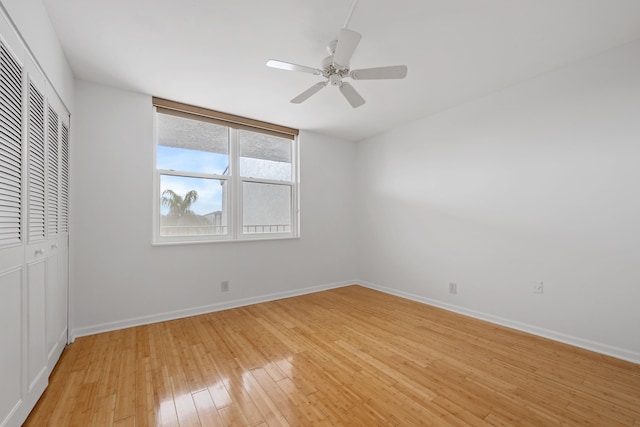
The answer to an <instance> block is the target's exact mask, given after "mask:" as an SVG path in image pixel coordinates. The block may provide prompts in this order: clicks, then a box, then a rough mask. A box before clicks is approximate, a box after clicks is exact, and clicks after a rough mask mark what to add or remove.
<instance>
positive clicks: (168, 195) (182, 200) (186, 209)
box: [161, 190, 198, 218]
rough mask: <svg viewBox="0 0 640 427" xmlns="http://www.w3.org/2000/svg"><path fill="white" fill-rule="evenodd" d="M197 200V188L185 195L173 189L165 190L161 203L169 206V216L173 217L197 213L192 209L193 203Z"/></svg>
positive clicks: (189, 215)
mask: <svg viewBox="0 0 640 427" xmlns="http://www.w3.org/2000/svg"><path fill="white" fill-rule="evenodd" d="M197 200H198V192H197V191H196V190H191V191H189V192H188V193H187V194H185V196H184V197H182V196H181V195H179V194H177V193H176V192H175V191H173V190H164V191H163V192H162V201H161V204H162V206H164V207H167V208H169V216H171V217H177V218H181V217H191V216H194V215H195V213H194V212H193V211H192V210H191V205H192V204H194V203H195V202H196V201H197Z"/></svg>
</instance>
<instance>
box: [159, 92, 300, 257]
mask: <svg viewBox="0 0 640 427" xmlns="http://www.w3.org/2000/svg"><path fill="white" fill-rule="evenodd" d="M156 101H164V100H158V99H157V98H154V104H155V102H156ZM166 102H168V103H171V104H169V105H173V104H175V105H178V106H184V104H178V103H173V102H171V101H166ZM184 107H189V106H184ZM193 108H196V109H197V111H198V112H200V111H206V112H208V111H210V110H204V109H199V108H198V107H193ZM167 110H169V109H167V108H164V106H162V111H158V106H156V105H154V107H153V221H152V224H153V234H152V236H153V240H152V244H153V245H176V244H193V243H217V242H238V241H256V240H281V239H296V238H299V237H300V208H299V177H300V172H299V149H298V147H299V145H298V136H297V131H296V134H294V135H291V134H289V135H288V137H287V139H290V140H291V181H280V180H272V179H261V178H253V177H242V176H240V149H239V140H238V139H239V138H238V130H239V129H244V130H248V131H251V132H258V133H267V134H272V135H273V134H275V135H276V136H280V135H277V133H275V132H272V131H270V130H267V131H266V132H265V131H263V130H262V129H261V128H258V127H255V128H251V126H246V125H245V124H244V123H240V124H238V123H235V122H233V121H226V120H225V121H220V124H221V125H222V126H226V127H227V128H228V132H229V173H228V175H218V174H206V173H196V172H184V171H174V170H163V169H158V167H157V148H158V126H157V124H158V114H167V113H168V114H171V112H170V111H167ZM176 111H178V112H179V113H184V110H178V109H176ZM189 112H190V111H189ZM213 113H217V112H213ZM220 114H224V113H220ZM179 115H182V116H184V114H179ZM198 116H204V115H203V114H193V117H192V118H193V119H195V120H197V119H198ZM225 116H228V115H225ZM230 117H233V118H236V116H230ZM215 119H217V118H215ZM239 119H243V118H239ZM205 120H206V119H205ZM246 120H250V119H246ZM207 121H208V120H207ZM251 122H255V121H252V120H251ZM256 123H263V122H256ZM274 126H275V125H274ZM284 129H288V128H284ZM292 131H293V129H292ZM161 175H171V176H180V177H186V178H205V179H216V180H221V181H227V191H226V194H225V197H226V198H227V200H226V201H225V202H226V204H225V205H226V209H227V229H228V233H227V234H226V235H196V236H161V235H160V198H161V194H160V177H161ZM245 182H252V183H259V184H273V185H284V186H288V187H290V189H291V212H290V217H291V231H290V232H273V233H271V232H270V233H245V232H244V224H243V221H242V219H243V203H242V201H243V194H242V189H243V184H244V183H245Z"/></svg>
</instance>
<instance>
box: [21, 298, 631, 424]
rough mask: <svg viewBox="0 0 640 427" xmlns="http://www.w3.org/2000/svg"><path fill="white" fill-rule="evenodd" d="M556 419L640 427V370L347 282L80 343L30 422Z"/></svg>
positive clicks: (67, 352)
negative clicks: (298, 294)
mask: <svg viewBox="0 0 640 427" xmlns="http://www.w3.org/2000/svg"><path fill="white" fill-rule="evenodd" d="M635 332H637V331H635ZM635 332H634V333H635ZM560 424H564V425H580V426H584V425H600V426H617V425H625V426H640V365H635V364H632V363H628V362H624V361H621V360H617V359H614V358H610V357H606V356H603V355H599V354H596V353H591V352H588V351H585V350H581V349H577V348H574V347H571V346H568V345H564V344H560V343H557V342H553V341H550V340H546V339H543V338H539V337H535V336H531V335H528V334H525V333H521V332H518V331H514V330H510V329H507V328H503V327H500V326H496V325H493V324H490V323H485V322H482V321H479V320H475V319H471V318H468V317H464V316H461V315H457V314H453V313H450V312H447V311H444V310H440V309H437V308H434V307H429V306H426V305H423V304H420V303H416V302H412V301H408V300H405V299H401V298H397V297H394V296H390V295H386V294H383V293H380V292H376V291H373V290H370V289H366V288H362V287H359V286H349V287H345V288H340V289H335V290H330V291H325V292H320V293H316V294H311V295H305V296H300V297H296V298H289V299H284V300H280V301H274V302H268V303H263V304H257V305H253V306H248V307H243V308H237V309H233V310H226V311H221V312H217V313H211V314H206V315H202V316H195V317H190V318H186V319H181V320H175V321H169V322H163V323H157V324H153V325H148V326H140V327H136V328H130V329H124V330H120V331H115V332H109V333H104V334H99V335H93V336H88V337H83V338H78V339H77V340H76V342H75V343H74V344H72V345H70V346H68V347H67V349H66V350H65V351H64V353H63V355H62V358H61V360H60V362H59V364H58V366H57V367H56V369H55V370H54V372H53V374H52V376H51V383H50V385H49V388H48V389H47V391H46V392H45V394H44V396H43V397H42V399H41V400H40V402H39V403H38V405H37V406H36V408H35V409H34V411H33V412H32V413H31V415H30V417H29V419H28V420H27V422H26V424H25V425H26V426H45V425H52V426H56V427H57V426H65V427H66V426H83V427H84V426H111V425H114V426H134V425H135V426H152V425H167V426H169V425H170V426H177V425H179V426H183V427H184V426H200V425H202V426H217V425H223V426H232V425H238V426H240V425H251V426H280V425H292V426H311V425H349V426H351V425H354V426H357V425H361V426H375V425H385V426H387V425H403V426H410V425H472V426H482V425H502V426H504V425H518V426H521V425H522V426H529V425H530V426H551V425H560Z"/></svg>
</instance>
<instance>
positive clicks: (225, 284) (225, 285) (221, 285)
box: [220, 280, 229, 292]
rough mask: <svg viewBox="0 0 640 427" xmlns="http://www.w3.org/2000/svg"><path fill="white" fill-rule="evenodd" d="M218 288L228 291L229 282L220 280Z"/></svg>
mask: <svg viewBox="0 0 640 427" xmlns="http://www.w3.org/2000/svg"><path fill="white" fill-rule="evenodd" d="M220 290H221V291H222V292H229V282H228V281H226V280H225V281H224V282H220Z"/></svg>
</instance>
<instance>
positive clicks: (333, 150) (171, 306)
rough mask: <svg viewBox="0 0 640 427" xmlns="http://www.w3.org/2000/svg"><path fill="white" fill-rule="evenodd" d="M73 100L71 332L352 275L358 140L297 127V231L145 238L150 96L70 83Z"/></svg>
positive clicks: (295, 289) (215, 305) (149, 183)
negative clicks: (230, 238) (261, 236)
mask: <svg viewBox="0 0 640 427" xmlns="http://www.w3.org/2000/svg"><path fill="white" fill-rule="evenodd" d="M75 102H76V109H77V113H76V117H75V121H74V122H75V127H74V132H75V135H74V146H73V151H72V169H73V175H72V189H73V202H74V203H73V205H72V211H71V220H72V227H73V228H72V230H73V234H72V236H71V264H72V268H73V277H72V283H71V288H72V295H73V297H72V298H73V300H72V304H71V307H72V322H73V323H72V325H71V327H72V334H73V335H78V334H86V333H91V332H94V331H99V330H105V329H112V328H116V327H121V326H126V325H130V324H136V323H144V322H148V321H153V320H159V319H164V318H167V317H170V316H173V315H186V314H190V313H195V312H198V311H206V310H210V309H216V308H223V307H227V306H231V305H235V304H244V303H247V302H252V301H257V300H260V299H263V298H270V296H269V295H270V294H278V295H279V296H283V295H288V294H295V293H297V292H305V291H306V290H310V289H309V288H312V287H319V288H322V287H325V286H331V285H333V284H344V283H345V281H352V280H353V278H354V277H355V250H354V249H355V246H354V240H355V239H354V238H353V223H352V218H353V216H352V213H353V164H354V162H355V144H353V143H350V142H346V141H340V140H334V139H331V138H328V137H324V136H320V135H317V134H313V133H308V132H303V133H302V135H301V138H300V151H301V212H302V213H301V215H302V218H301V226H302V230H301V232H302V237H301V238H300V239H292V240H280V241H262V242H233V243H215V244H196V245H179V246H155V247H153V246H151V222H152V193H153V192H152V185H153V163H152V161H153V159H152V154H153V140H152V131H153V129H152V126H153V124H152V120H153V115H152V106H151V97H150V96H147V95H141V94H136V93H131V92H124V91H121V90H116V89H112V88H108V87H105V86H99V85H96V84H93V83H87V82H83V81H76V101H75ZM223 280H227V281H229V282H230V292H228V293H221V292H220V282H221V281H223ZM203 306H205V307H204V308H202V309H201V310H199V309H198V307H203ZM145 316H148V317H145Z"/></svg>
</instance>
